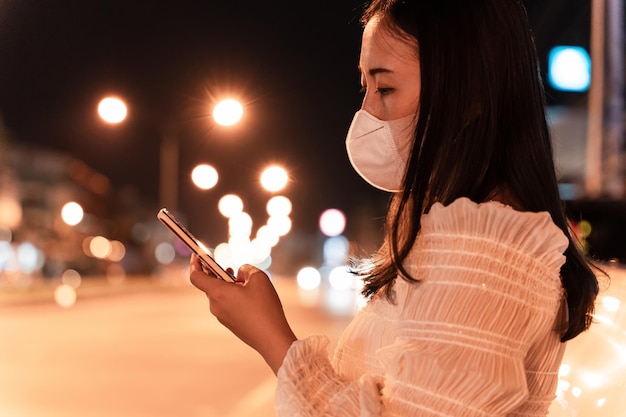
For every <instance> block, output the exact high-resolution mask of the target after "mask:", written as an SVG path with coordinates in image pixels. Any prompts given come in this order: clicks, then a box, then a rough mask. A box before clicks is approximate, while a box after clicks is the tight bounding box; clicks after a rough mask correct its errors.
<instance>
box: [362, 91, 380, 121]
mask: <svg viewBox="0 0 626 417" xmlns="http://www.w3.org/2000/svg"><path fill="white" fill-rule="evenodd" d="M361 110H365V111H366V112H368V113H369V114H371V115H372V116H374V117H375V118H377V119H381V120H384V119H383V111H382V106H381V105H380V100H376V95H375V94H373V93H371V92H369V91H366V92H365V96H364V97H363V102H362V103H361Z"/></svg>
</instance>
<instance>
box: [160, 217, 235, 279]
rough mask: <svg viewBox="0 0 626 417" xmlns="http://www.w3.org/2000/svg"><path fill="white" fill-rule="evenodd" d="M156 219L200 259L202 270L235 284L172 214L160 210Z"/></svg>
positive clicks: (229, 275) (205, 248)
mask: <svg viewBox="0 0 626 417" xmlns="http://www.w3.org/2000/svg"><path fill="white" fill-rule="evenodd" d="M157 218H158V219H159V220H160V221H161V222H162V223H163V224H164V225H165V226H167V228H168V229H170V230H171V231H172V232H173V233H174V234H175V235H176V236H178V238H179V239H180V240H181V241H182V242H183V243H184V244H186V245H187V247H189V249H191V250H192V251H193V253H195V254H196V255H198V258H199V259H200V263H201V264H202V267H203V269H208V270H209V271H211V272H212V273H213V274H215V275H216V276H217V277H218V278H221V279H223V280H224V281H227V282H235V281H236V278H235V277H234V276H232V274H229V273H228V272H227V271H226V270H225V269H224V268H222V267H221V266H220V264H218V263H217V261H216V260H215V259H214V258H213V257H212V256H211V254H210V253H209V250H208V249H207V247H206V246H204V244H202V242H200V241H199V240H198V239H196V238H195V236H194V235H192V234H191V232H189V230H187V228H186V227H185V226H183V225H182V223H181V222H180V221H178V219H176V217H174V215H173V214H172V213H170V212H169V211H168V210H167V209H166V208H162V209H161V210H159V212H158V214H157Z"/></svg>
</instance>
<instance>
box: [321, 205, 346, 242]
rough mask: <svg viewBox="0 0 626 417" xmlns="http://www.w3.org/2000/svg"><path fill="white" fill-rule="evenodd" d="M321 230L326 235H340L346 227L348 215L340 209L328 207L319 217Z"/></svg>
mask: <svg viewBox="0 0 626 417" xmlns="http://www.w3.org/2000/svg"><path fill="white" fill-rule="evenodd" d="M319 228H320V231H321V232H322V233H323V234H325V235H326V236H338V235H340V234H342V233H343V231H344V229H345V228H346V216H345V214H343V212H342V211H341V210H339V209H334V208H331V209H327V210H324V212H322V214H321V215H320V218H319Z"/></svg>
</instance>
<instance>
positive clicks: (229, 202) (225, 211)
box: [217, 194, 243, 218]
mask: <svg viewBox="0 0 626 417" xmlns="http://www.w3.org/2000/svg"><path fill="white" fill-rule="evenodd" d="M217 208H218V210H219V212H220V213H221V214H222V216H224V217H226V218H231V217H233V216H234V215H235V214H237V213H241V211H242V210H243V201H242V200H241V197H239V196H238V195H235V194H226V195H225V196H223V197H222V198H220V201H219V202H218V203H217Z"/></svg>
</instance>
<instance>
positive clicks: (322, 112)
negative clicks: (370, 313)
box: [0, 0, 590, 231]
mask: <svg viewBox="0 0 626 417" xmlns="http://www.w3.org/2000/svg"><path fill="white" fill-rule="evenodd" d="M526 3H527V5H528V8H529V14H530V15H531V22H533V24H534V27H535V30H536V32H537V36H538V47H539V50H540V51H539V52H540V55H545V54H546V53H547V45H549V44H550V43H554V42H557V41H569V43H577V44H581V45H583V46H586V45H588V30H589V29H588V21H587V20H588V10H589V4H590V0H577V1H569V0H568V1H566V0H551V1H548V2H545V1H543V0H533V1H527V2H526ZM360 4H361V2H360V1H356V0H340V1H337V0H329V1H314V2H281V1H222V0H220V1H217V0H213V1H211V0H197V1H191V0H177V1H135V0H106V1H104V0H89V1H84V0H58V1H36V0H0V116H1V117H2V118H3V119H4V124H5V126H6V128H7V129H8V130H9V131H10V132H11V137H12V140H13V141H15V142H19V143H33V144H38V145H40V146H43V147H46V148H51V149H55V150H60V151H63V152H67V153H69V154H71V155H73V156H75V157H77V158H79V159H81V160H82V161H84V162H85V163H87V164H89V165H90V166H91V167H93V168H94V169H95V170H97V171H99V172H101V173H103V174H105V175H106V176H108V177H109V178H110V179H111V182H112V184H113V185H114V186H115V187H116V188H123V187H126V186H130V187H133V188H134V189H136V190H137V192H138V193H139V194H140V195H141V196H142V197H143V198H144V199H145V200H146V201H147V202H148V204H154V206H155V208H157V206H158V184H159V180H158V172H159V165H158V155H159V143H160V140H161V137H162V135H163V132H165V131H166V128H165V127H166V126H175V127H176V130H175V133H174V134H176V135H177V137H178V139H179V141H180V144H181V147H182V149H181V162H180V189H179V208H180V209H181V210H182V211H183V212H185V213H187V214H188V215H189V217H190V218H191V219H192V220H190V221H192V222H193V223H195V225H194V227H196V228H197V227H201V226H200V223H203V222H202V220H201V219H200V220H197V219H198V218H199V216H202V214H203V213H204V214H206V213H209V212H214V211H216V203H217V199H218V198H219V197H220V196H221V195H223V194H226V193H231V192H235V193H238V194H240V195H241V196H242V197H243V199H244V204H246V205H247V206H248V208H250V209H251V210H254V207H252V206H254V205H258V206H259V207H263V206H264V204H265V202H266V201H267V198H268V197H269V195H268V194H267V193H266V192H263V191H261V189H260V187H259V185H258V175H259V172H260V171H261V169H262V168H264V167H265V166H266V165H268V164H270V163H278V164H281V165H283V166H285V167H286V168H287V170H288V171H289V174H290V177H291V182H290V184H289V186H288V188H287V189H286V190H285V192H284V194H285V195H287V196H288V197H290V198H292V200H293V201H294V222H295V223H294V227H296V228H301V229H302V230H305V231H308V230H312V229H314V228H315V227H316V223H317V216H318V214H319V213H320V212H321V211H322V210H323V209H325V208H328V207H336V208H340V209H342V210H344V211H346V212H352V211H354V210H356V209H357V208H359V207H362V206H363V205H366V204H369V203H370V202H374V203H375V207H376V208H375V209H374V211H375V212H376V211H377V210H378V211H379V212H380V213H381V214H382V213H383V212H384V208H385V204H386V200H387V195H386V194H385V193H382V192H379V191H376V190H374V189H372V188H371V187H370V186H369V185H367V184H366V183H365V182H364V181H362V180H361V179H360V178H359V177H358V176H357V174H356V173H354V171H353V170H352V168H351V167H350V164H349V161H348V159H347V156H346V153H345V146H344V140H345V134H346V132H347V129H348V127H349V124H350V122H351V120H352V116H353V114H354V112H355V111H356V110H358V108H359V105H360V100H361V95H360V94H359V92H358V90H359V88H360V85H359V76H358V72H357V61H358V53H359V45H360V33H361V30H360V26H359V24H358V18H357V17H358V10H359V5H360ZM557 23H558V26H555V24H557ZM107 94H115V95H119V96H121V97H123V98H124V99H125V100H126V102H127V104H128V105H129V111H130V113H129V117H128V119H127V120H126V122H124V123H123V124H122V125H118V126H114V127H113V126H108V125H105V124H104V123H103V122H101V121H100V120H99V118H98V116H97V113H96V106H97V103H98V101H99V99H100V98H102V97H103V96H105V95H107ZM224 94H230V95H233V96H235V97H237V98H239V99H240V100H241V101H242V102H243V103H244V104H245V115H244V119H243V120H242V122H241V123H240V124H239V125H237V126H236V127H234V128H223V127H219V126H215V125H214V123H213V122H212V121H211V119H210V118H209V117H208V115H209V112H210V108H211V107H210V106H211V103H212V100H213V99H215V98H218V97H221V96H222V95H224ZM199 162H206V163H210V164H212V165H214V166H215V167H216V168H217V170H218V171H219V172H220V182H219V184H218V185H217V187H215V188H214V189H212V190H209V191H200V190H198V189H196V188H195V187H193V186H191V185H190V180H189V175H188V174H189V172H190V171H191V169H192V168H193V166H194V165H195V164H197V163H199ZM257 210H258V207H257ZM193 219H196V220H193ZM205 226H206V225H205Z"/></svg>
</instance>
